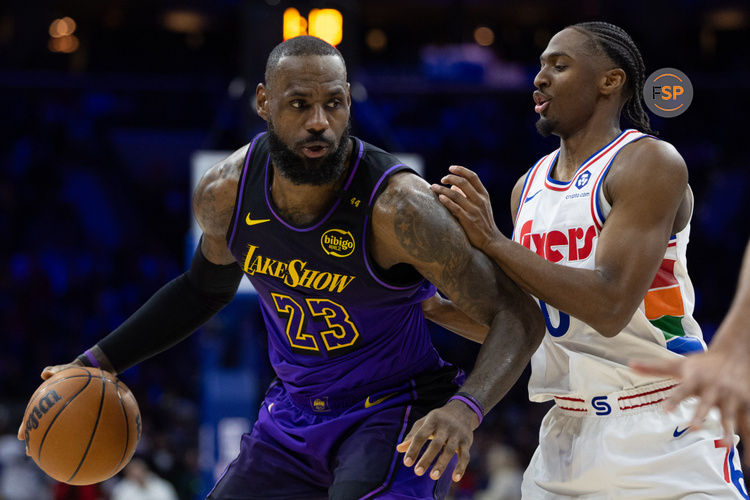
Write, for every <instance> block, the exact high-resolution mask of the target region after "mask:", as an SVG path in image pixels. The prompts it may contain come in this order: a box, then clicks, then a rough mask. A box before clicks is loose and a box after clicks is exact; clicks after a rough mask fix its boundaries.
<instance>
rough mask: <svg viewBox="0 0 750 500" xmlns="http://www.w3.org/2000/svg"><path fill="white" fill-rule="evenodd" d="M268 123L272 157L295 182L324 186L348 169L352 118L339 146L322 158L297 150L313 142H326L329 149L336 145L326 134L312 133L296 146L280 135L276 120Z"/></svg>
mask: <svg viewBox="0 0 750 500" xmlns="http://www.w3.org/2000/svg"><path fill="white" fill-rule="evenodd" d="M267 123H268V139H269V145H270V148H271V160H272V161H273V164H274V166H275V167H276V168H277V169H278V171H279V173H280V174H281V175H283V176H284V177H285V178H287V179H289V180H290V181H292V183H294V184H311V185H313V186H322V185H323V184H329V183H331V182H333V181H335V180H336V179H338V178H339V177H340V176H341V174H343V173H344V172H345V171H346V150H347V146H348V145H349V130H350V128H351V121H350V122H349V123H347V124H346V128H345V129H344V132H343V133H342V134H341V138H340V139H339V144H338V147H336V149H335V150H333V151H331V152H330V153H328V154H327V155H325V156H323V157H321V158H307V157H304V156H300V155H298V154H297V153H295V152H294V149H298V148H299V147H301V146H302V145H304V144H306V143H309V142H313V141H323V142H326V143H328V147H329V149H330V148H332V147H333V143H332V142H331V141H329V140H328V139H325V138H324V137H323V136H322V134H320V135H315V134H310V135H309V136H308V137H306V138H305V139H303V140H301V141H298V142H297V144H295V145H294V146H295V147H294V148H290V147H289V146H287V145H286V144H285V143H284V142H283V141H282V140H281V138H280V137H279V136H278V135H276V132H275V130H274V127H273V121H272V120H268V122H267Z"/></svg>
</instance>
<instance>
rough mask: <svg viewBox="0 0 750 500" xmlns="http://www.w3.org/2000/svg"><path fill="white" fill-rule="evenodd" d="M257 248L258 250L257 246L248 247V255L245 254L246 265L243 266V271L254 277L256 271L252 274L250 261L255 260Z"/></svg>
mask: <svg viewBox="0 0 750 500" xmlns="http://www.w3.org/2000/svg"><path fill="white" fill-rule="evenodd" d="M257 248H258V247H256V246H253V245H248V246H247V254H245V264H244V265H243V266H242V269H243V270H244V271H245V272H246V273H248V274H250V275H253V274H255V271H253V272H250V260H251V259H252V258H253V254H254V253H255V250H256V249H257Z"/></svg>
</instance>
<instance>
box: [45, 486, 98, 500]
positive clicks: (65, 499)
mask: <svg viewBox="0 0 750 500" xmlns="http://www.w3.org/2000/svg"><path fill="white" fill-rule="evenodd" d="M53 498H54V500H104V498H106V497H105V496H104V495H103V494H102V491H101V489H100V488H99V485H97V484H87V485H86V486H73V485H70V484H65V483H56V484H55V487H54V488H53Z"/></svg>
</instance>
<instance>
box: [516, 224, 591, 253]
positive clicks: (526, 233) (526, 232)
mask: <svg viewBox="0 0 750 500" xmlns="http://www.w3.org/2000/svg"><path fill="white" fill-rule="evenodd" d="M533 223H534V220H533V219H532V220H528V221H526V222H525V223H524V225H523V226H521V233H520V238H519V240H520V242H521V244H522V245H523V246H525V247H526V248H528V249H529V250H533V251H534V252H536V253H537V254H539V255H540V256H541V257H544V258H545V259H547V260H548V261H550V262H560V261H561V260H563V259H565V258H567V260H568V261H569V262H571V261H576V260H584V259H586V258H588V257H589V255H591V251H592V250H593V248H594V237H595V236H596V228H595V227H594V226H593V225H591V226H589V227H587V228H582V227H571V228H568V229H567V230H566V231H565V232H563V231H558V230H552V231H548V232H546V233H532V232H531V226H532V225H533Z"/></svg>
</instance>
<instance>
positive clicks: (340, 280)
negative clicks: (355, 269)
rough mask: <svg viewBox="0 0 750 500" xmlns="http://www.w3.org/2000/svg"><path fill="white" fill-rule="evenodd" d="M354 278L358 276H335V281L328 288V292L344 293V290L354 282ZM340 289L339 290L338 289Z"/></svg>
mask: <svg viewBox="0 0 750 500" xmlns="http://www.w3.org/2000/svg"><path fill="white" fill-rule="evenodd" d="M354 278H356V276H342V275H340V274H334V275H333V279H332V280H331V286H330V287H328V290H329V291H331V292H334V291H335V292H338V293H341V292H343V291H344V288H346V287H347V286H349V283H351V282H352V281H354ZM337 287H338V289H336V288H337Z"/></svg>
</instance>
